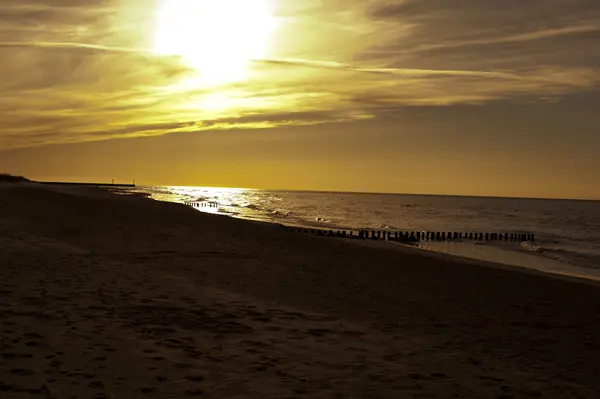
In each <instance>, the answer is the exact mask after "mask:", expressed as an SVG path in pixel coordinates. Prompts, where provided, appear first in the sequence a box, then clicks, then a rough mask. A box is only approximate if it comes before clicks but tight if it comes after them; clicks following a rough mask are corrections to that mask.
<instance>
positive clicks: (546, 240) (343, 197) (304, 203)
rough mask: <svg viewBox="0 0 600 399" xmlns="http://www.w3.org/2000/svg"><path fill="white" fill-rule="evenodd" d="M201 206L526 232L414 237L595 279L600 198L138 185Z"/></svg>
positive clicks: (246, 214)
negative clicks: (508, 238)
mask: <svg viewBox="0 0 600 399" xmlns="http://www.w3.org/2000/svg"><path fill="white" fill-rule="evenodd" d="M133 191H136V192H140V193H146V194H148V195H149V196H150V197H151V198H153V199H156V200H161V201H172V202H182V203H183V202H189V201H197V202H214V203H216V207H200V208H197V209H198V210H199V211H201V212H211V213H218V214H222V215H228V216H231V217H238V218H244V219H251V220H258V221H264V222H274V223H280V224H285V225H291V226H303V227H310V228H324V229H346V230H350V229H365V228H368V229H376V230H392V231H396V230H403V231H459V232H484V233H485V232H490V233H492V232H494V233H503V232H511V233H512V232H531V233H535V242H516V243H515V242H509V243H505V242H477V241H464V242H460V241H459V242H421V244H419V246H420V247H421V248H424V249H427V250H432V251H438V252H444V253H449V254H453V255H459V256H465V257H470V258H475V259H482V260H487V261H493V262H499V263H504V264H509V265H516V266H522V267H528V268H533V269H537V270H541V271H545V272H551V273H559V274H566V275H573V276H579V277H586V278H591V279H596V280H600V201H577V200H547V199H520V198H489V197H458V196H432V195H404V194H370V193H369V194H361V193H334V192H299V191H265V190H248V189H225V188H209V187H164V186H154V187H138V188H136V189H135V190H133Z"/></svg>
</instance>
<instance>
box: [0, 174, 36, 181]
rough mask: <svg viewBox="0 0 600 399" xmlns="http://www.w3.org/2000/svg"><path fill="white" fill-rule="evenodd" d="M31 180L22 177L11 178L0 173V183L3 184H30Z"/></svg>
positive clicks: (11, 176)
mask: <svg viewBox="0 0 600 399" xmlns="http://www.w3.org/2000/svg"><path fill="white" fill-rule="evenodd" d="M30 181H31V180H29V179H27V178H25V177H23V176H13V175H9V174H8V173H0V182H4V183H24V182H30Z"/></svg>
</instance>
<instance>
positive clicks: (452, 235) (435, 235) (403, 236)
mask: <svg viewBox="0 0 600 399" xmlns="http://www.w3.org/2000/svg"><path fill="white" fill-rule="evenodd" d="M285 229H286V230H288V231H292V232H296V233H304V234H314V235H319V236H328V237H338V238H355V239H362V240H384V241H396V242H409V243H410V242H420V241H467V240H471V241H506V242H508V241H511V242H515V241H518V242H523V241H535V234H534V233H475V232H470V233H462V232H440V231H387V230H386V231H376V230H358V231H354V230H320V229H307V228H303V227H290V226H285Z"/></svg>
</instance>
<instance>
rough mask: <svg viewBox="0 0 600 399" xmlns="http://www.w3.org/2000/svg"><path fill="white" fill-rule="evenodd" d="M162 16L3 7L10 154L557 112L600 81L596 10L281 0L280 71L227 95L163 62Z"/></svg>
mask: <svg viewBox="0 0 600 399" xmlns="http://www.w3.org/2000/svg"><path fill="white" fill-rule="evenodd" d="M150 3H154V2H140V1H137V0H95V1H90V0H87V1H83V0H54V1H49V0H47V1H33V0H24V1H22V2H14V1H8V0H0V57H1V59H2V60H3V62H2V63H0V90H1V91H2V96H1V97H0V150H1V149H8V148H15V147H26V146H37V145H45V144H50V143H64V142H78V141H90V140H104V139H109V138H119V137H135V136H147V135H161V134H167V133H177V132H196V131H198V132H200V131H203V130H214V129H237V128H257V129H259V128H260V129H262V128H272V127H277V126H289V125H307V124H316V123H329V122H338V121H349V120H358V119H365V118H377V117H378V116H380V115H389V114H391V113H392V114H393V113H394V112H395V110H397V109H399V108H402V107H411V106H451V105H455V104H481V103H486V102H490V101H497V100H505V101H519V102H520V101H548V99H552V101H558V100H560V98H561V96H564V95H568V94H571V93H577V92H581V91H588V90H594V89H595V88H596V87H597V85H598V83H600V75H599V72H598V71H599V70H598V65H600V64H598V63H596V61H600V51H599V50H598V48H597V46H595V45H594V43H595V42H596V41H592V40H591V39H592V38H597V37H596V36H597V35H598V34H600V24H599V23H598V21H600V5H599V3H598V2H596V1H588V0H572V1H569V2H565V1H561V0H548V1H538V0H536V1H531V2H528V3H527V4H522V2H520V1H519V2H517V1H516V0H514V1H513V0H509V1H500V0H498V1H493V2H481V1H476V0H456V1H450V0H406V1H371V2H361V1H358V0H356V1H332V2H322V1H317V0H307V1H305V2H302V4H301V5H299V3H298V2H292V1H291V0H280V1H279V2H277V5H278V7H277V9H276V15H277V16H278V17H279V18H280V21H279V22H280V23H279V27H278V28H277V30H276V31H275V32H274V33H273V34H272V37H271V38H270V39H269V43H268V50H269V51H268V54H267V57H264V58H257V59H254V60H252V63H251V65H250V67H249V75H248V79H245V80H241V81H237V82H230V83H227V84H221V85H215V86H203V85H199V84H194V76H195V74H196V72H195V71H194V69H193V68H191V67H190V65H189V64H187V63H186V62H185V60H184V59H182V58H181V57H178V56H166V55H157V54H154V53H153V52H152V51H151V48H152V37H153V34H154V29H155V26H154V13H155V10H154V9H153V8H152V4H150ZM509 6H514V7H512V8H511V7H509ZM535 15H541V16H543V18H544V21H545V23H544V24H543V25H541V24H539V23H532V20H533V19H532V18H533V16H535ZM240 34H243V32H241V33H240ZM588 39H589V40H588ZM194 40H197V41H198V42H199V43H201V42H202V41H206V40H211V41H215V40H219V39H218V38H214V37H211V38H207V37H198V38H195V39H194ZM588 42H589V43H588ZM228 67H231V65H223V68H228Z"/></svg>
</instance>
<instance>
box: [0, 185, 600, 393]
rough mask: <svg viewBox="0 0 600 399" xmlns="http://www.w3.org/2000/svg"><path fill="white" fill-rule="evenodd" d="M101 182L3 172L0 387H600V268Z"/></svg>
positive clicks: (134, 390)
mask: <svg viewBox="0 0 600 399" xmlns="http://www.w3.org/2000/svg"><path fill="white" fill-rule="evenodd" d="M73 193H80V195H74V194H73ZM98 193H102V192H101V191H98V190H93V189H77V190H74V189H72V190H66V189H65V190H63V192H58V191H52V189H51V188H47V187H46V188H43V189H42V188H35V186H34V185H25V186H23V185H19V186H14V185H13V186H8V185H4V186H0V298H1V301H0V334H1V343H0V353H1V358H0V360H1V361H0V398H2V399H9V398H36V397H39V398H152V397H157V398H194V397H206V398H417V397H418V398H536V397H543V398H599V397H600V378H598V377H599V372H598V369H599V368H598V366H599V359H600V356H599V355H600V287H598V285H597V284H596V285H595V284H594V283H584V282H574V281H569V280H566V279H560V278H557V277H551V276H539V275H534V274H528V273H522V272H518V271H513V270H505V269H500V268H492V267H489V266H483V265H479V264H475V263H473V262H463V261H461V260H460V259H452V258H448V259H443V258H439V257H431V256H427V255H424V254H422V253H420V252H418V251H409V250H396V249H386V248H371V247H369V246H365V245H356V244H355V243H352V242H349V241H344V240H336V239H328V238H319V237H309V236H303V235H299V234H294V233H289V232H286V231H283V230H282V229H281V228H280V227H278V226H274V225H267V224H256V223H251V222H245V221H239V220H234V219H230V218H226V217H218V216H213V215H206V214H199V213H198V212H197V211H194V210H192V209H189V208H187V207H185V206H182V205H177V204H168V203H158V202H154V201H151V200H147V199H143V198H139V197H116V196H111V195H107V194H104V195H99V194H98ZM88 194H89V195H88Z"/></svg>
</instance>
